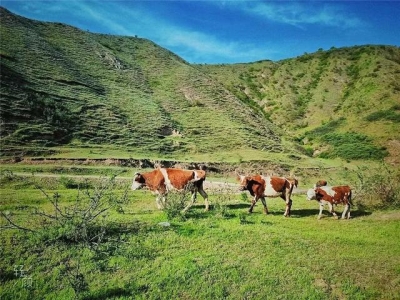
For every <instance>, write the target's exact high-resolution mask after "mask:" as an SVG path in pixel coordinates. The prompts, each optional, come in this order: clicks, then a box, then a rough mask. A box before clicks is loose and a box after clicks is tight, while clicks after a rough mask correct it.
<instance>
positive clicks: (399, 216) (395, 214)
mask: <svg viewBox="0 0 400 300" xmlns="http://www.w3.org/2000/svg"><path fill="white" fill-rule="evenodd" d="M371 218H372V219H374V220H383V221H393V220H400V211H390V212H379V213H375V214H372V215H371Z"/></svg>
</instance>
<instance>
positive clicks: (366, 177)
mask: <svg viewBox="0 0 400 300" xmlns="http://www.w3.org/2000/svg"><path fill="white" fill-rule="evenodd" d="M356 173H357V177H358V180H359V183H358V185H357V187H356V189H355V204H356V205H357V206H358V207H359V208H360V209H373V208H399V207H400V172H399V171H398V170H394V169H391V168H390V167H388V166H387V165H386V164H383V163H382V164H381V165H380V166H379V167H378V168H376V169H371V168H367V167H365V168H359V169H358V170H357V172H356Z"/></svg>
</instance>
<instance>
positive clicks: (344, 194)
mask: <svg viewBox="0 0 400 300" xmlns="http://www.w3.org/2000/svg"><path fill="white" fill-rule="evenodd" d="M316 194H317V195H318V196H317V200H325V201H329V202H331V203H343V202H348V201H350V200H351V188H350V187H349V186H348V185H344V186H332V187H328V186H322V187H319V188H317V189H316Z"/></svg>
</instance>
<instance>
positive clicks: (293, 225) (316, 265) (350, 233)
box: [0, 166, 400, 299]
mask: <svg viewBox="0 0 400 300" xmlns="http://www.w3.org/2000/svg"><path fill="white" fill-rule="evenodd" d="M21 168H22V167H21ZM26 168H28V169H29V167H28V166H27V167H26ZM99 170H102V171H98V172H97V173H96V169H94V168H93V169H90V170H89V171H88V174H92V175H93V176H91V177H89V176H87V175H88V174H86V177H84V176H83V175H82V177H80V174H75V177H72V175H71V174H70V177H68V176H65V175H63V174H61V175H60V174H59V175H57V176H48V177H45V176H43V177H41V176H38V175H37V173H35V172H34V175H29V174H28V175H24V176H22V175H17V173H18V172H22V171H25V172H26V171H27V170H21V169H15V170H13V171H5V169H4V168H3V172H2V177H1V186H0V188H1V189H0V193H1V198H0V199H1V200H0V204H1V206H2V210H1V211H2V216H1V227H2V228H1V235H0V239H1V243H0V245H1V248H0V250H1V256H0V257H1V259H0V271H1V285H0V298H1V299H74V298H75V299H293V298H297V299H399V295H400V243H399V242H398V237H399V232H400V222H399V219H400V211H399V210H395V209H389V210H387V209H386V210H364V209H363V210H361V209H359V208H358V207H353V210H352V219H350V220H336V219H334V218H333V217H331V216H330V215H329V214H328V213H327V211H325V212H324V217H323V218H322V219H321V220H317V215H318V204H317V203H316V202H315V201H307V200H306V198H305V195H302V194H296V195H294V196H293V202H294V204H293V211H292V217H291V218H284V217H283V212H284V202H283V201H282V200H280V199H267V203H268V205H269V210H270V214H269V215H267V216H265V215H264V214H263V213H262V205H261V203H258V204H257V206H256V207H255V210H254V213H253V214H248V213H247V209H248V207H249V202H250V195H248V194H245V193H244V194H243V193H238V192H236V191H235V190H232V189H229V185H228V183H227V184H226V186H225V185H222V186H219V187H218V188H216V189H208V190H206V191H207V192H208V193H209V198H210V201H211V203H212V207H213V209H212V210H211V211H209V212H205V211H204V202H203V199H202V198H201V197H200V196H198V201H197V204H196V205H195V206H194V207H193V208H192V209H190V210H189V212H188V213H186V214H185V215H182V214H180V213H179V212H177V211H176V210H174V209H175V207H173V206H169V207H168V208H167V209H166V210H164V211H160V210H158V209H157V208H156V205H155V197H154V196H153V195H152V194H151V193H150V192H149V191H146V190H140V191H135V192H133V191H130V190H129V185H130V180H128V179H127V178H128V177H129V176H126V175H127V174H129V172H125V173H124V172H122V171H123V170H122V169H118V170H114V171H116V172H115V173H114V174H116V173H118V174H122V175H121V176H118V177H113V176H111V173H112V172H111V171H110V169H107V168H105V169H101V168H99ZM45 171H46V170H45ZM14 172H15V173H14ZM48 173H50V171H48ZM209 180H210V181H212V180H213V178H211V179H209ZM218 180H219V181H221V178H219V179H218ZM227 180H228V179H227ZM304 188H305V187H304ZM182 199H183V200H182ZM179 201H186V200H185V196H182V195H180V194H172V195H171V197H170V203H172V204H173V203H177V202H179ZM337 211H338V212H341V211H342V207H341V206H339V207H338V208H337ZM166 222H168V223H166ZM15 226H19V227H21V228H20V229H15ZM7 227H14V229H10V228H7Z"/></svg>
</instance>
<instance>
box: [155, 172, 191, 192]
mask: <svg viewBox="0 0 400 300" xmlns="http://www.w3.org/2000/svg"><path fill="white" fill-rule="evenodd" d="M160 170H161V172H162V173H163V175H164V179H165V184H166V186H167V188H168V189H177V190H182V189H184V188H185V187H186V186H187V184H188V183H189V182H191V181H192V180H193V179H194V177H195V173H194V171H191V170H182V169H173V168H162V169H160Z"/></svg>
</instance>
